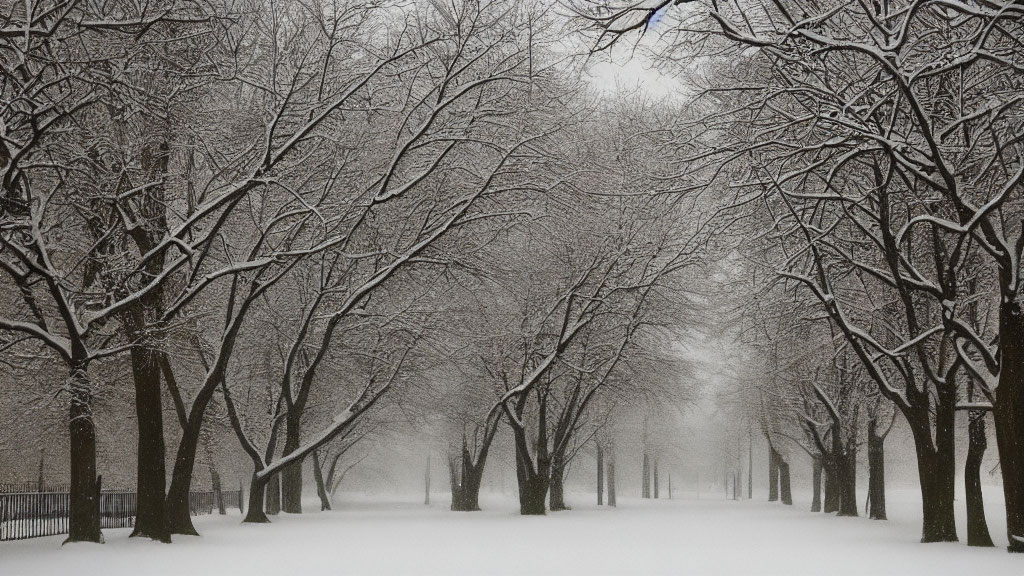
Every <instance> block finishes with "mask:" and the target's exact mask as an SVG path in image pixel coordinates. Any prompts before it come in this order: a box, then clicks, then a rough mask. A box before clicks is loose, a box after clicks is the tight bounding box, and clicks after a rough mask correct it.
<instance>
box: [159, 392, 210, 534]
mask: <svg viewBox="0 0 1024 576" xmlns="http://www.w3.org/2000/svg"><path fill="white" fill-rule="evenodd" d="M214 390H215V388H214V387H209V386H208V387H205V388H204V389H203V390H200V392H199V394H198V395H197V396H196V399H195V400H194V401H193V403H192V411H191V412H190V414H189V418H188V421H187V423H186V425H185V426H184V427H183V428H182V431H181V440H180V441H179V443H178V452H177V454H176V456H175V460H174V471H173V472H172V473H171V486H170V488H168V490H167V500H166V507H167V525H168V528H169V529H170V531H171V534H184V535H189V536H198V535H199V533H198V532H196V529H195V526H193V525H192V515H191V511H190V510H189V502H188V493H189V491H190V490H192V473H193V471H194V470H195V465H196V451H197V450H198V449H199V437H200V434H201V432H202V428H203V414H204V413H205V412H206V406H207V405H208V404H209V403H210V399H211V398H212V397H213V392H214Z"/></svg>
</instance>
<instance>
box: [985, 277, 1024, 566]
mask: <svg viewBox="0 0 1024 576" xmlns="http://www.w3.org/2000/svg"><path fill="white" fill-rule="evenodd" d="M1004 274H1006V273H1004ZM1007 282H1008V283H1009V284H1011V285H1015V284H1016V282H1017V280H1016V278H1013V279H1012V281H1007ZM1004 283H1005V282H1004ZM1003 292H1004V294H1003V298H1002V303H1001V304H1000V306H999V354H1000V364H999V365H1000V371H999V387H998V388H997V389H996V397H995V402H993V404H992V407H993V410H992V415H993V417H994V419H995V426H996V446H997V447H998V449H999V466H1000V469H1001V471H1002V476H1003V499H1004V502H1005V504H1006V536H1007V539H1008V541H1009V546H1008V549H1009V551H1010V552H1024V310H1021V305H1020V303H1019V302H1018V301H1017V299H1016V297H1015V295H1014V294H1013V293H1012V292H1009V291H1008V290H1004V291H1003Z"/></svg>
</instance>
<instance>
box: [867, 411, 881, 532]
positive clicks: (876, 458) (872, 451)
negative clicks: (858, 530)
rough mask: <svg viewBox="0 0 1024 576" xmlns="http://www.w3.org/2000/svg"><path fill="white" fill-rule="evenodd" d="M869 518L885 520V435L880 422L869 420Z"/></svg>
mask: <svg viewBox="0 0 1024 576" xmlns="http://www.w3.org/2000/svg"><path fill="white" fill-rule="evenodd" d="M868 518H871V519H872V520H885V437H884V436H882V435H880V434H879V433H878V422H877V421H876V420H875V419H874V418H872V419H871V420H870V421H869V422H868Z"/></svg>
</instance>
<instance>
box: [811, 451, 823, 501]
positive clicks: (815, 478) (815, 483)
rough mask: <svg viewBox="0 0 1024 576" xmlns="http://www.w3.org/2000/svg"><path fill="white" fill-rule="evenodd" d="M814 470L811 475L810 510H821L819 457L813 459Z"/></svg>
mask: <svg viewBox="0 0 1024 576" xmlns="http://www.w3.org/2000/svg"><path fill="white" fill-rule="evenodd" d="M813 466H814V472H813V474H812V475H811V484H812V490H813V494H814V495H813V497H812V498H811V512H821V458H820V457H816V458H815V459H814V463H813Z"/></svg>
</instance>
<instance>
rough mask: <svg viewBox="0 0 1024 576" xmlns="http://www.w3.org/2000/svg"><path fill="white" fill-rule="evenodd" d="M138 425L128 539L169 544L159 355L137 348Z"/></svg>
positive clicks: (134, 368)
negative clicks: (132, 518) (131, 525)
mask: <svg viewBox="0 0 1024 576" xmlns="http://www.w3.org/2000/svg"><path fill="white" fill-rule="evenodd" d="M131 364H132V378H133V380H134V381H135V415H136V417H137V418H136V419H137V422H138V433H139V434H138V440H137V441H138V458H137V472H136V494H137V498H138V500H137V503H136V516H135V527H134V529H133V530H132V533H131V536H132V537H135V536H142V537H146V538H152V539H153V540H157V541H160V542H170V541H171V531H170V527H169V526H168V519H167V503H166V501H165V498H166V489H167V468H166V464H165V460H166V453H165V446H164V423H163V402H162V390H161V388H160V363H159V352H157V351H156V350H153V349H149V348H144V347H141V346H137V347H134V348H132V350H131Z"/></svg>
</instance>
